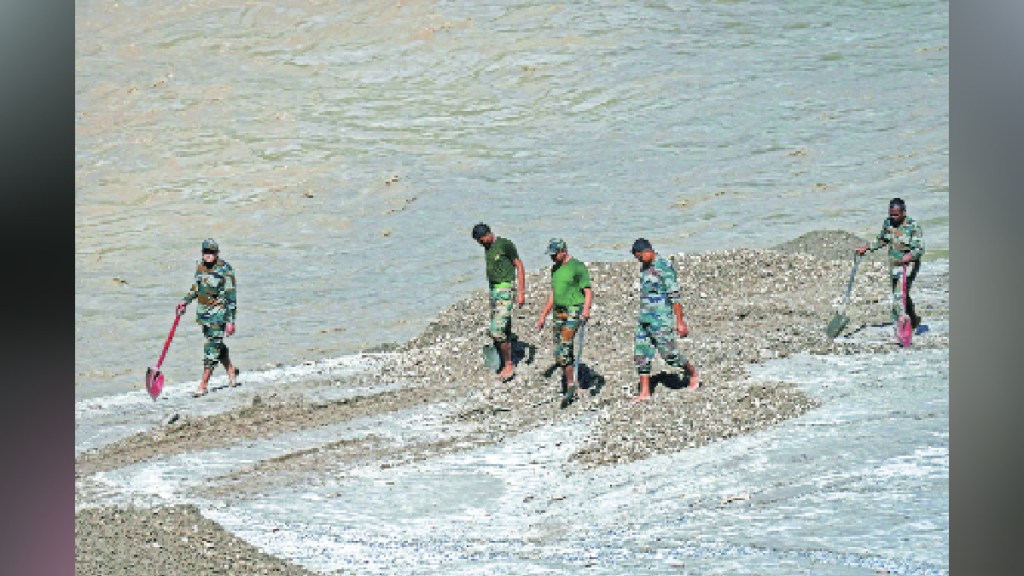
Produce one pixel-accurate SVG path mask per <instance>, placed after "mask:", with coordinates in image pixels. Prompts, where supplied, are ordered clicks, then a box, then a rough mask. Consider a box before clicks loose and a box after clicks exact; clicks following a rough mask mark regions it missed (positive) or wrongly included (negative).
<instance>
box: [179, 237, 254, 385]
mask: <svg viewBox="0 0 1024 576" xmlns="http://www.w3.org/2000/svg"><path fill="white" fill-rule="evenodd" d="M193 300H197V301H198V304H197V305H196V323H197V324H199V325H200V326H202V328H203V336H204V337H205V338H206V343H205V344H204V345H203V377H202V380H201V381H200V382H199V389H198V390H196V391H195V392H194V393H193V394H192V395H193V396H194V397H197V398H198V397H200V396H205V395H206V393H207V390H208V388H207V387H208V386H209V383H210V376H211V375H212V374H213V369H214V368H215V367H216V366H217V363H218V362H220V363H221V364H223V365H224V369H225V370H227V373H228V380H229V381H230V384H231V386H232V387H234V386H237V385H238V383H237V381H236V379H235V378H236V376H237V375H238V369H236V368H235V366H234V364H232V363H231V357H230V356H229V354H228V347H227V346H226V345H225V344H224V338H225V337H227V336H231V335H232V334H234V333H235V312H236V310H237V302H238V300H237V294H236V285H235V271H234V269H232V268H231V265H230V264H228V263H227V261H225V260H223V259H221V258H220V246H218V244H217V242H216V241H215V240H214V239H213V238H207V239H206V240H203V258H202V260H201V261H200V262H199V263H198V264H197V265H196V272H195V281H194V282H193V283H192V287H191V288H190V289H189V291H188V293H187V294H185V297H184V298H182V300H181V302H179V303H178V306H177V308H176V309H175V310H176V312H177V313H178V314H179V315H181V314H184V313H185V309H186V308H187V307H188V304H189V302H191V301H193Z"/></svg>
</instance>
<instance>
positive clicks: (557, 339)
mask: <svg viewBox="0 0 1024 576" xmlns="http://www.w3.org/2000/svg"><path fill="white" fill-rule="evenodd" d="M581 312H583V306H555V309H554V311H553V312H552V313H551V332H552V336H553V337H554V338H553V339H554V343H555V364H557V365H559V366H570V365H572V363H573V360H574V359H575V356H574V355H573V348H574V344H575V342H576V331H577V330H579V328H580V313H581Z"/></svg>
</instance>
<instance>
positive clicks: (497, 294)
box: [472, 222, 526, 382]
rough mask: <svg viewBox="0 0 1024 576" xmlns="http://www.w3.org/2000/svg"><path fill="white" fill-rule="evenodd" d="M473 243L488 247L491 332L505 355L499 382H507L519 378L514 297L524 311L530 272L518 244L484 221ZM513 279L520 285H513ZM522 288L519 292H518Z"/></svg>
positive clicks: (485, 255)
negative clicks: (514, 350)
mask: <svg viewBox="0 0 1024 576" xmlns="http://www.w3.org/2000/svg"><path fill="white" fill-rule="evenodd" d="M472 233H473V240H476V242H477V243H478V244H480V246H482V247H483V248H484V262H485V264H486V267H487V284H488V287H489V295H490V301H491V323H490V330H489V333H490V335H491V339H492V340H494V347H495V348H497V349H498V351H499V352H500V353H501V359H502V364H503V366H502V370H501V372H499V373H498V380H500V381H501V382H507V381H509V380H511V379H512V377H513V376H514V375H515V366H513V364H512V298H513V297H515V301H516V305H517V306H519V307H520V308H522V307H523V304H524V303H525V302H526V271H525V269H524V268H523V261H522V260H520V258H519V252H518V251H517V250H516V245H515V244H513V243H512V241H511V240H509V239H508V238H499V237H498V236H495V234H494V232H491V228H490V227H489V226H488V225H487V224H484V223H483V222H481V223H480V224H477V225H476V226H473V232H472ZM513 280H514V281H515V282H516V284H513ZM516 286H518V288H519V289H518V290H517V289H516Z"/></svg>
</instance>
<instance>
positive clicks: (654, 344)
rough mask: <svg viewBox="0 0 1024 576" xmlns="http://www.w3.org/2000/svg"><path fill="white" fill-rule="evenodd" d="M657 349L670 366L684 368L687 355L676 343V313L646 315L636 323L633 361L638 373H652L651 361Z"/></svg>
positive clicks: (643, 374)
mask: <svg viewBox="0 0 1024 576" xmlns="http://www.w3.org/2000/svg"><path fill="white" fill-rule="evenodd" d="M655 351H657V352H658V353H659V354H661V357H662V358H663V359H664V360H665V363H666V364H668V365H669V366H676V367H679V368H682V367H683V365H685V364H686V355H685V354H683V352H682V351H681V350H679V346H678V344H677V343H676V326H675V315H674V314H672V313H671V311H670V312H669V313H668V314H657V315H651V316H648V315H644V316H641V317H640V319H639V320H638V321H637V323H636V331H635V332H634V333H633V362H634V363H636V373H637V374H639V375H641V376H646V375H648V374H650V373H651V361H652V360H654V353H655Z"/></svg>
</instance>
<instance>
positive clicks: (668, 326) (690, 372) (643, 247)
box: [631, 238, 700, 402]
mask: <svg viewBox="0 0 1024 576" xmlns="http://www.w3.org/2000/svg"><path fill="white" fill-rule="evenodd" d="M631 252H632V253H633V257H634V258H636V259H637V260H638V261H639V262H640V311H639V315H638V317H637V323H636V331H635V332H634V334H633V340H634V342H633V360H634V362H635V363H636V372H637V374H639V376H640V395H639V396H637V397H636V398H634V399H633V402H639V401H641V400H647V399H648V398H650V397H651V361H652V360H653V359H654V353H655V351H657V352H658V353H659V354H661V357H662V359H664V360H665V363H666V364H668V365H669V366H677V367H680V368H682V369H683V372H684V373H685V375H686V376H687V377H688V379H689V384H688V385H687V388H688V389H690V390H696V389H697V388H698V387H699V386H700V374H699V373H698V372H697V368H696V367H694V365H693V364H692V363H691V362H690V361H689V360H687V359H686V355H685V354H683V352H682V351H681V350H680V349H679V346H678V344H677V342H676V334H678V335H679V337H680V338H683V337H685V336H686V335H687V334H689V332H690V329H689V328H688V327H687V326H686V321H684V320H683V306H682V304H680V302H679V281H678V280H677V276H676V271H675V268H673V266H672V264H670V263H669V262H668V260H665V259H664V258H662V257H661V256H658V254H657V253H656V252H655V251H654V247H653V246H651V243H650V242H649V241H648V240H646V239H645V238H637V240H636V241H635V242H633V247H632V250H631Z"/></svg>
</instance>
